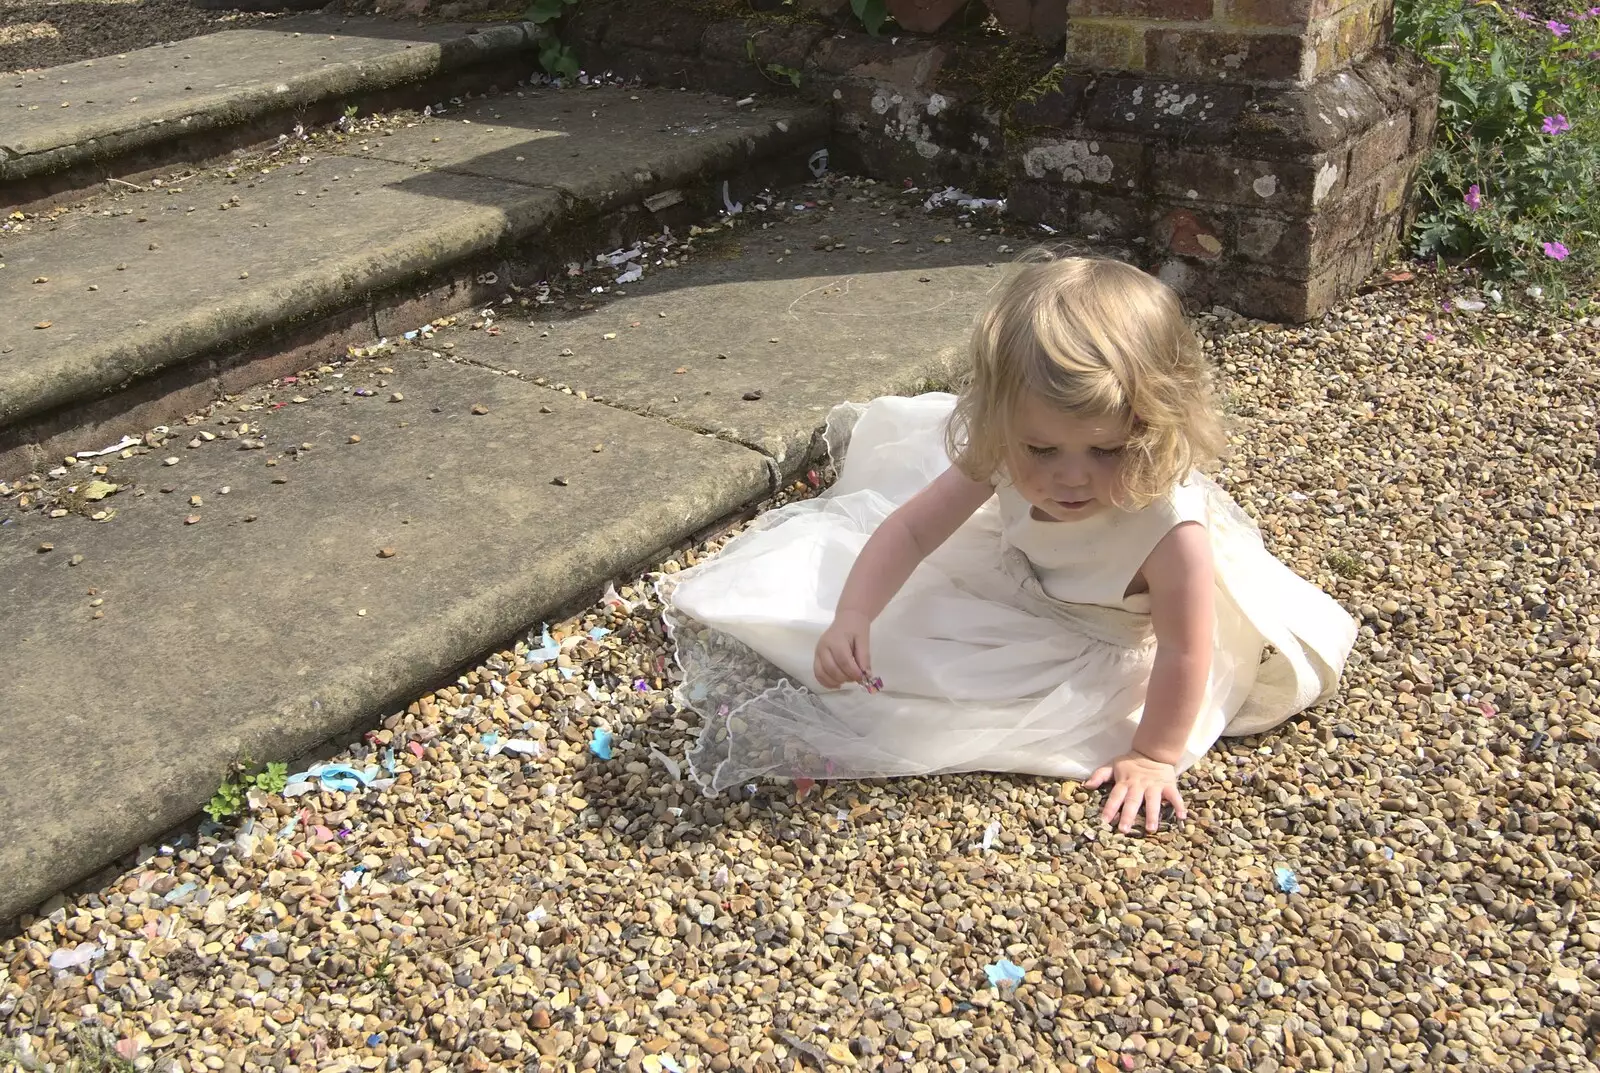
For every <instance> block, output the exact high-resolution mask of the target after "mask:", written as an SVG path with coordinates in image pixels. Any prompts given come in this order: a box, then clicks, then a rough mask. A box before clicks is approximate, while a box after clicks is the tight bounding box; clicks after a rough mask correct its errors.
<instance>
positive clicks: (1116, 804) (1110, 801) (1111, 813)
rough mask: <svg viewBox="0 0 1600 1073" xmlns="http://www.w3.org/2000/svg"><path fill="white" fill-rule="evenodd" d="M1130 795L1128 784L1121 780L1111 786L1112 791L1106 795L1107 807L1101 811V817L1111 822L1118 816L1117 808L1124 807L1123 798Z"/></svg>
mask: <svg viewBox="0 0 1600 1073" xmlns="http://www.w3.org/2000/svg"><path fill="white" fill-rule="evenodd" d="M1127 796H1128V784H1127V783H1125V782H1119V783H1117V784H1116V785H1114V786H1112V787H1111V793H1110V794H1108V795H1107V796H1106V807H1105V808H1104V809H1103V810H1102V811H1101V813H1100V818H1101V819H1102V820H1104V821H1105V822H1106V823H1108V824H1109V823H1111V822H1112V821H1114V820H1115V819H1116V818H1117V810H1118V809H1120V808H1121V807H1122V802H1123V799H1124V798H1126V797H1127Z"/></svg>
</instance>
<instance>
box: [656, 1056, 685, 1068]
mask: <svg viewBox="0 0 1600 1073" xmlns="http://www.w3.org/2000/svg"><path fill="white" fill-rule="evenodd" d="M661 1068H662V1069H665V1070H666V1071H667V1073H683V1067H682V1066H680V1065H679V1064H678V1063H677V1060H676V1059H674V1058H673V1057H672V1055H670V1054H663V1055H662V1056H661Z"/></svg>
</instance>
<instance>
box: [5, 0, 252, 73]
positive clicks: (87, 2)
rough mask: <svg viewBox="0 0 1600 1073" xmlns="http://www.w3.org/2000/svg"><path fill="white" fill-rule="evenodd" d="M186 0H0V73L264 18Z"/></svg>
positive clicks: (145, 45) (125, 49)
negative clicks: (204, 7) (201, 6)
mask: <svg viewBox="0 0 1600 1073" xmlns="http://www.w3.org/2000/svg"><path fill="white" fill-rule="evenodd" d="M270 17H271V16H266V15H253V14H246V13H242V12H237V11H201V10H200V9H199V8H196V7H194V6H193V5H192V4H191V3H190V2H189V0H0V75H3V74H10V73H13V72H16V71H29V70H34V69H37V68H40V67H56V66H59V65H60V64H63V63H76V62H78V61H79V60H92V59H95V58H96V57H99V56H111V55H115V54H117V53H119V52H131V51H132V50H134V49H136V48H148V47H149V46H151V45H161V44H165V43H166V42H168V41H178V40H181V39H183V38H186V37H197V36H199V35H200V34H209V33H215V32H217V31H218V30H230V29H234V28H236V27H239V26H247V25H250V24H251V23H255V22H261V21H263V20H264V19H267V18H270Z"/></svg>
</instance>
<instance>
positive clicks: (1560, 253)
mask: <svg viewBox="0 0 1600 1073" xmlns="http://www.w3.org/2000/svg"><path fill="white" fill-rule="evenodd" d="M1571 252H1572V251H1571V250H1569V249H1567V248H1566V247H1565V246H1563V245H1562V244H1561V243H1559V242H1546V243H1545V244H1544V255H1545V256H1546V257H1549V258H1552V259H1554V260H1557V261H1565V260H1566V259H1567V254H1569V253H1571Z"/></svg>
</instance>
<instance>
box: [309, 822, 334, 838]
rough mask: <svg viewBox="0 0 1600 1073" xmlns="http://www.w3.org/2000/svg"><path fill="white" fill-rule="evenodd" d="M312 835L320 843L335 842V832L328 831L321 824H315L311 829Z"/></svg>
mask: <svg viewBox="0 0 1600 1073" xmlns="http://www.w3.org/2000/svg"><path fill="white" fill-rule="evenodd" d="M311 835H312V837H313V838H315V839H316V840H317V841H318V842H332V841H333V832H332V831H330V830H328V829H327V828H326V827H324V826H322V824H320V823H319V824H315V825H314V826H313V827H312V828H311Z"/></svg>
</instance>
